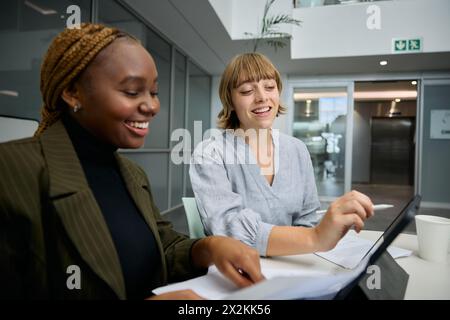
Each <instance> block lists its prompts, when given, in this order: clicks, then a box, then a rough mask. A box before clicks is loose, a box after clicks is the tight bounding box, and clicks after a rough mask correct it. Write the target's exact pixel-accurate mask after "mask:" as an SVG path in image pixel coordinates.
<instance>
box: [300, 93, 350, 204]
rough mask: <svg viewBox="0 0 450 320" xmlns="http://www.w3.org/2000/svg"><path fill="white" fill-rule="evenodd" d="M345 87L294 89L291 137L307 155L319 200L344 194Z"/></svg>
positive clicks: (346, 103)
mask: <svg viewBox="0 0 450 320" xmlns="http://www.w3.org/2000/svg"><path fill="white" fill-rule="evenodd" d="M347 110H348V97H347V87H325V88H295V89H294V122H293V135H294V136H295V137H297V138H299V139H300V140H302V141H303V142H304V143H305V144H306V146H307V148H308V151H309V153H310V155H311V160H312V163H313V167H314V174H315V178H316V183H317V189H318V192H319V195H320V196H327V197H337V196H340V195H342V194H343V193H344V191H345V183H344V182H345V152H346V148H345V137H346V122H347Z"/></svg>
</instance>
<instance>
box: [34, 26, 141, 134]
mask: <svg viewBox="0 0 450 320" xmlns="http://www.w3.org/2000/svg"><path fill="white" fill-rule="evenodd" d="M121 37H127V38H130V39H134V40H136V41H138V40H137V39H135V38H134V37H133V36H131V35H129V34H127V33H124V32H122V31H120V30H118V29H116V28H109V27H106V26H104V25H100V24H92V23H83V24H81V26H80V28H75V29H65V30H64V31H62V32H61V33H60V34H58V35H57V36H56V37H55V38H54V39H53V41H52V43H51V44H50V46H49V48H48V50H47V53H46V54H45V57H44V61H43V63H42V67H41V82H40V87H41V94H42V99H43V101H44V104H43V106H42V109H41V122H40V124H39V127H38V129H37V130H36V132H35V134H34V135H35V136H39V135H40V134H42V132H44V130H45V129H47V128H48V127H49V126H51V125H52V124H53V123H55V122H56V121H57V120H58V119H59V118H60V117H61V113H62V112H63V110H64V106H65V103H64V102H63V101H62V99H61V94H62V92H63V91H64V89H66V88H69V87H70V86H72V85H73V83H74V82H75V80H76V79H77V78H78V77H79V76H80V75H81V73H82V72H83V71H84V70H85V69H86V68H87V66H88V65H89V63H90V62H91V61H93V60H94V59H95V57H96V56H97V54H98V53H99V52H100V51H101V50H103V49H104V48H105V47H107V46H108V45H109V44H110V43H111V42H113V41H114V40H115V39H117V38H121Z"/></svg>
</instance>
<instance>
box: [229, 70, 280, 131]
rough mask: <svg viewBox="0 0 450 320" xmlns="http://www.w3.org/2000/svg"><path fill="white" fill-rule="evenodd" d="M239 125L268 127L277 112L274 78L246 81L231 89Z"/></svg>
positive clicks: (258, 127)
mask: <svg viewBox="0 0 450 320" xmlns="http://www.w3.org/2000/svg"><path fill="white" fill-rule="evenodd" d="M231 99H232V102H233V107H234V111H235V112H236V115H237V117H238V119H239V123H240V127H241V128H242V129H244V130H247V129H269V128H271V127H272V124H273V121H274V119H275V117H276V115H277V113H278V108H279V105H280V92H279V91H278V86H277V82H276V81H275V80H274V79H261V80H259V81H247V82H244V83H242V84H240V85H238V87H237V88H235V89H233V90H232V91H231Z"/></svg>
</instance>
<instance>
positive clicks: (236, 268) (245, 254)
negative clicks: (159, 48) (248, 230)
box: [192, 236, 264, 287]
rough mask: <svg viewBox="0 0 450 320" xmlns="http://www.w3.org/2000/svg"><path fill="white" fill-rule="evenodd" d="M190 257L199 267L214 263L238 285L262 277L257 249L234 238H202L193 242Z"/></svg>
mask: <svg viewBox="0 0 450 320" xmlns="http://www.w3.org/2000/svg"><path fill="white" fill-rule="evenodd" d="M192 259H193V261H194V264H195V265H197V266H199V267H208V266H210V265H211V264H215V265H216V267H217V269H219V271H220V272H222V273H223V274H224V275H225V276H226V277H227V278H229V279H230V280H231V281H233V282H234V283H235V284H236V285H237V286H239V287H246V286H249V285H252V284H254V283H256V282H258V281H261V280H263V279H264V277H263V275H262V274H261V266H260V263H259V254H258V251H256V250H255V249H253V248H251V247H249V246H247V245H245V244H243V243H242V242H240V241H238V240H236V239H232V238H228V237H221V236H211V237H206V238H203V239H201V240H199V241H198V242H196V243H195V244H194V247H193V248H192Z"/></svg>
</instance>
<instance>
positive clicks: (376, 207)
mask: <svg viewBox="0 0 450 320" xmlns="http://www.w3.org/2000/svg"><path fill="white" fill-rule="evenodd" d="M393 207H394V205H392V204H376V205H374V206H373V210H374V211H378V210H385V209H389V208H393ZM327 210H328V209H327ZM327 210H317V211H316V213H319V214H322V213H325V212H327Z"/></svg>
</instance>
